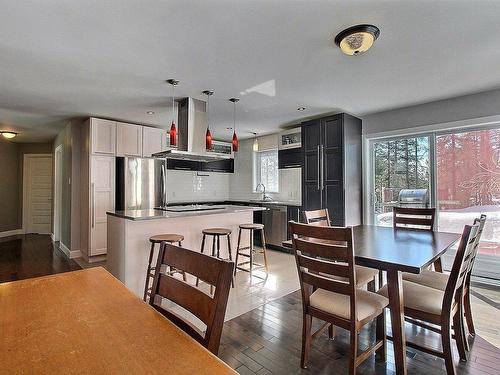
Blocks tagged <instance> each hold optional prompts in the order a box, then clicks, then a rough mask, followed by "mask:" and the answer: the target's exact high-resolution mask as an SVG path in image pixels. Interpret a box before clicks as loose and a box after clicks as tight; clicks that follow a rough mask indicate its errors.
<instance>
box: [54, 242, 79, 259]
mask: <svg viewBox="0 0 500 375" xmlns="http://www.w3.org/2000/svg"><path fill="white" fill-rule="evenodd" d="M59 248H60V249H61V251H62V252H63V253H64V255H66V256H67V257H68V258H69V259H73V258H80V257H81V256H82V252H81V251H80V250H70V249H68V247H67V246H66V245H65V244H63V243H62V242H59Z"/></svg>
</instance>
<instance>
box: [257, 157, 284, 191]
mask: <svg viewBox="0 0 500 375" xmlns="http://www.w3.org/2000/svg"><path fill="white" fill-rule="evenodd" d="M254 166H255V167H254V186H253V190H254V191H255V188H256V187H257V185H258V184H264V186H265V187H266V192H270V193H278V192H279V180H278V176H279V173H278V151H260V152H256V153H255V163H254Z"/></svg>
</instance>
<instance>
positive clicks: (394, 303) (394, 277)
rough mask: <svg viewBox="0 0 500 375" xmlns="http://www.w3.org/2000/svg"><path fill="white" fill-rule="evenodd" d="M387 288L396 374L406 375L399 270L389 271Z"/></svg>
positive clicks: (402, 304) (402, 306)
mask: <svg viewBox="0 0 500 375" xmlns="http://www.w3.org/2000/svg"><path fill="white" fill-rule="evenodd" d="M387 288H388V294H389V307H390V310H391V324H392V338H393V342H392V343H393V346H394V360H395V362H396V374H406V337H405V329H404V328H405V320H404V301H403V281H402V278H401V272H399V271H397V270H389V271H387Z"/></svg>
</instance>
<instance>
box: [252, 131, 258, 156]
mask: <svg viewBox="0 0 500 375" xmlns="http://www.w3.org/2000/svg"><path fill="white" fill-rule="evenodd" d="M252 150H253V151H254V152H257V151H259V140H258V139H257V133H255V132H254V133H253V146H252Z"/></svg>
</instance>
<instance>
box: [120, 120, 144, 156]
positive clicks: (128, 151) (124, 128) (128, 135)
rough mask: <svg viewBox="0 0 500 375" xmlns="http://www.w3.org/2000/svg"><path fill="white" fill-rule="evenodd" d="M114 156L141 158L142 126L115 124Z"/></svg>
mask: <svg viewBox="0 0 500 375" xmlns="http://www.w3.org/2000/svg"><path fill="white" fill-rule="evenodd" d="M116 155H117V156H138V157H141V156H142V126H140V125H134V124H127V123H124V122H117V123H116Z"/></svg>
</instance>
